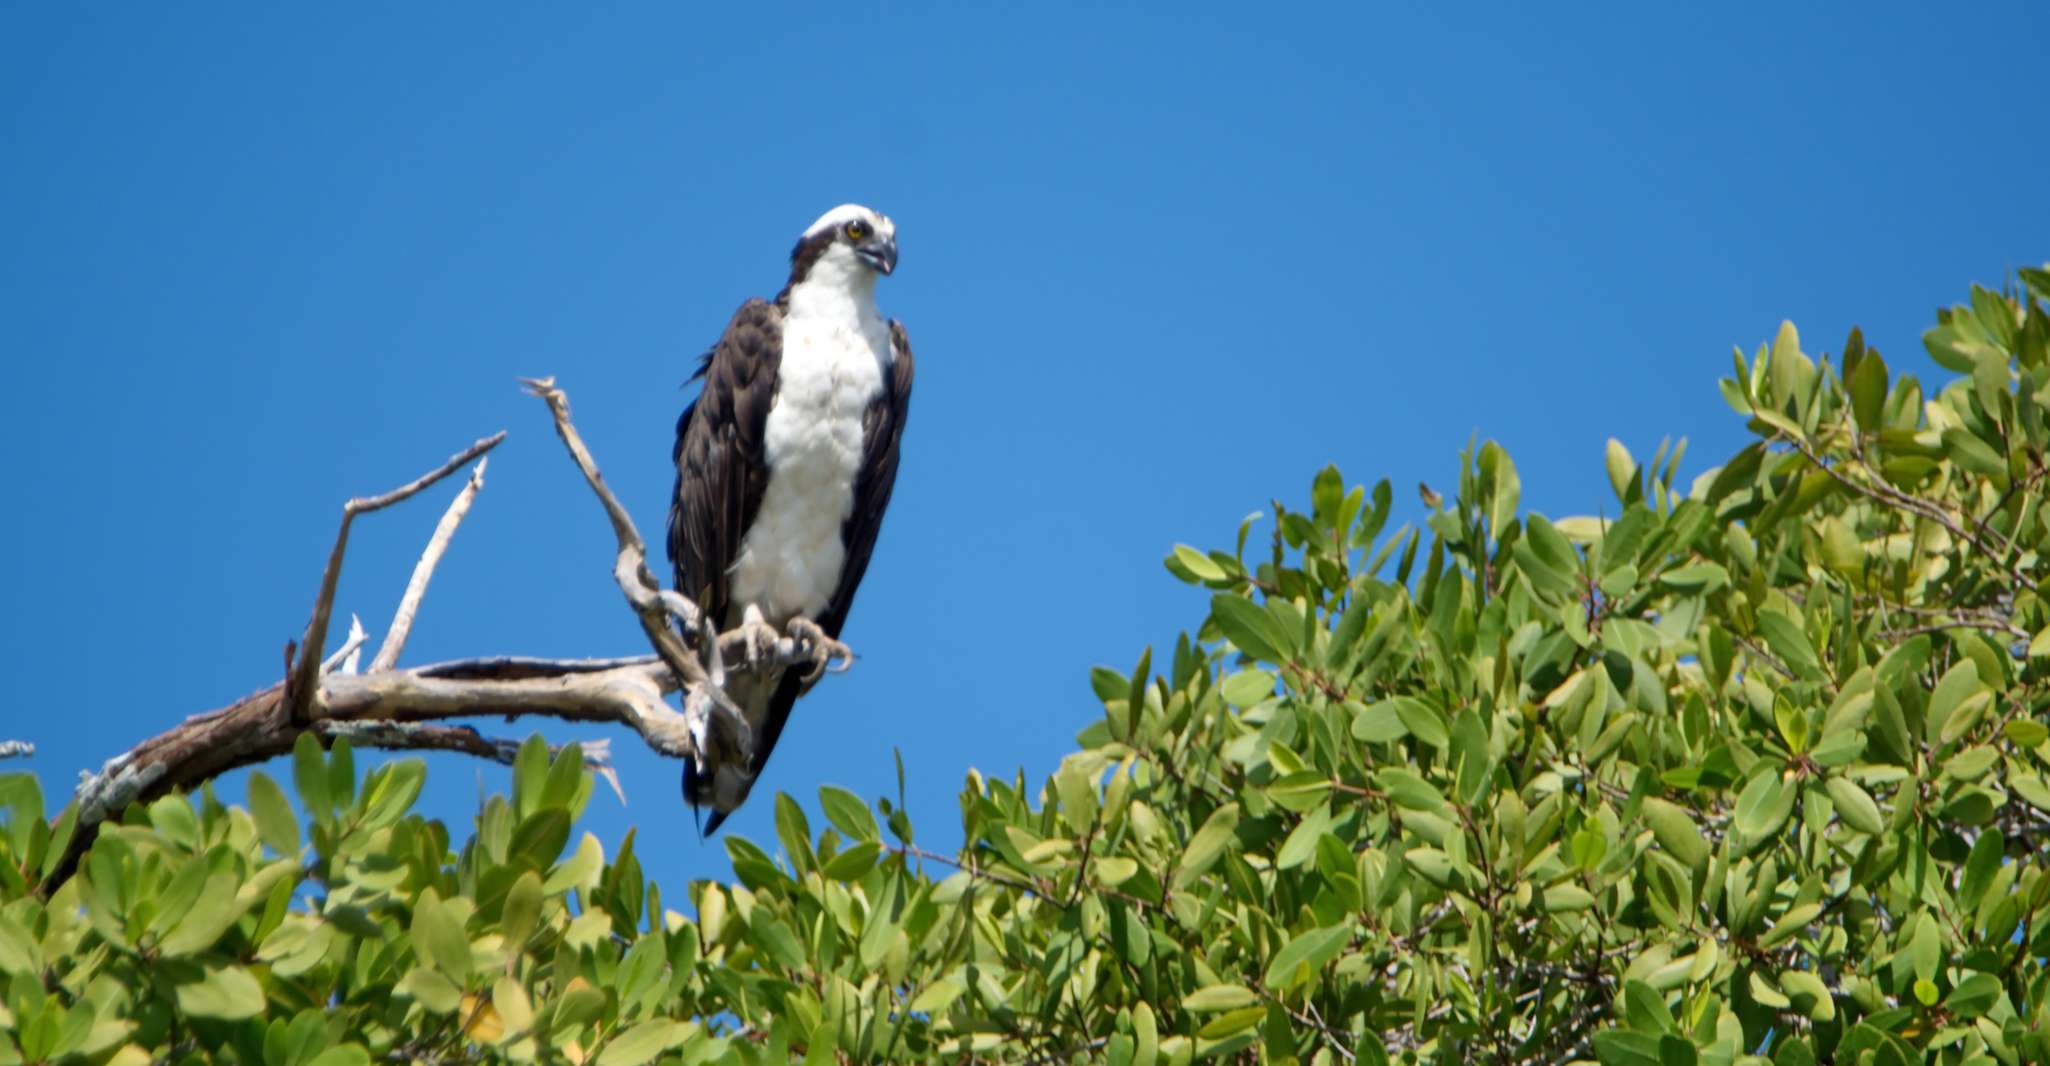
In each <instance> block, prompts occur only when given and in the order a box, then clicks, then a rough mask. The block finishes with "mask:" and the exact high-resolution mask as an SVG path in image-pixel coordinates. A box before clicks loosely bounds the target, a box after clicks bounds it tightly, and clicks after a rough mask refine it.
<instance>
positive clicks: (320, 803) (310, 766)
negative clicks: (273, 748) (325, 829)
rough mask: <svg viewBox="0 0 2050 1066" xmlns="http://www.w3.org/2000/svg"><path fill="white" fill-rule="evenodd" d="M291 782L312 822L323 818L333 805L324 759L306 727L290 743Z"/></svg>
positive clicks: (311, 733)
mask: <svg viewBox="0 0 2050 1066" xmlns="http://www.w3.org/2000/svg"><path fill="white" fill-rule="evenodd" d="M292 782H293V784H295V785H296V786H298V789H299V803H300V804H301V805H302V806H304V807H305V808H306V813H308V814H310V815H312V816H313V818H314V820H315V821H325V820H326V819H327V818H328V816H329V815H330V813H331V812H332V810H333V808H332V807H331V806H330V804H329V800H328V789H327V759H326V757H325V756H324V755H322V754H321V750H320V741H318V740H316V739H314V736H313V732H312V731H311V730H308V731H306V732H304V733H301V734H299V738H298V739H297V740H294V741H293V742H292Z"/></svg>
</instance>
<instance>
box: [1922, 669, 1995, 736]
mask: <svg viewBox="0 0 2050 1066" xmlns="http://www.w3.org/2000/svg"><path fill="white" fill-rule="evenodd" d="M1981 694H1982V686H1981V685H1980V684H1979V666H1978V664H1977V663H1975V662H1973V661H1972V660H1971V659H1969V658H1960V659H1959V660H1958V661H1957V663H1956V664H1955V665H1953V666H1952V667H1951V668H1950V669H1949V670H1946V671H1944V674H1943V677H1942V678H1941V679H1940V680H1938V681H1937V682H1936V690H1935V691H1934V692H1932V693H1930V695H1929V710H1928V712H1927V714H1926V719H1927V721H1928V735H1929V736H1931V737H1941V736H1943V735H1944V734H1945V733H1947V732H1949V722H1950V719H1951V717H1952V716H1953V715H1954V714H1956V712H1957V710H1958V708H1959V707H1961V706H1963V705H1964V703H1965V701H1966V700H1968V699H1971V698H1972V697H1975V696H1978V695H1981ZM1952 737H1953V739H1954V738H1955V734H1952ZM1943 743H1949V741H1948V740H1946V741H1943Z"/></svg>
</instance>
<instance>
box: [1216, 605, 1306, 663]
mask: <svg viewBox="0 0 2050 1066" xmlns="http://www.w3.org/2000/svg"><path fill="white" fill-rule="evenodd" d="M1210 618H1211V620H1212V621H1214V622H1216V623H1217V629H1218V632H1221V633H1223V634H1224V639H1226V640H1229V641H1231V642H1232V644H1234V645H1235V646H1237V648H1238V649H1239V650H1240V651H1242V652H1245V653H1246V654H1247V655H1249V656H1252V657H1253V658H1255V659H1260V660H1263V661H1265V662H1271V663H1279V662H1283V661H1286V658H1287V656H1286V649H1287V648H1288V647H1289V646H1290V644H1291V641H1290V640H1289V637H1288V633H1287V632H1286V631H1285V630H1283V629H1282V627H1281V622H1280V620H1279V619H1276V618H1275V617H1274V615H1272V614H1271V613H1269V612H1268V610H1267V609H1266V608H1265V607H1262V606H1260V605H1259V604H1257V603H1254V602H1253V601H1251V600H1249V599H1246V598H1245V597H1244V596H1234V595H1231V594H1229V593H1219V594H1217V595H1215V596H1212V597H1211V598H1210Z"/></svg>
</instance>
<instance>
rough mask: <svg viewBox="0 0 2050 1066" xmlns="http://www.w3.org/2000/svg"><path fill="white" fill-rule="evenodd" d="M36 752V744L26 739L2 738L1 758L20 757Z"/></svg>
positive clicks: (0, 746)
mask: <svg viewBox="0 0 2050 1066" xmlns="http://www.w3.org/2000/svg"><path fill="white" fill-rule="evenodd" d="M35 753H36V746H35V745H34V744H31V743H29V742H28V741H26V740H0V759H18V758H23V757H25V756H29V755H34V754H35Z"/></svg>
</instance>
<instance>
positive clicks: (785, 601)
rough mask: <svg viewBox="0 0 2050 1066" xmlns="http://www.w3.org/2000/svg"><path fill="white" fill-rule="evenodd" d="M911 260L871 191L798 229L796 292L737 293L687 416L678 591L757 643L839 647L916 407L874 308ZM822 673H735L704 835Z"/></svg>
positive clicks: (907, 363) (705, 760)
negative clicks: (778, 635)
mask: <svg viewBox="0 0 2050 1066" xmlns="http://www.w3.org/2000/svg"><path fill="white" fill-rule="evenodd" d="M896 266H897V227H896V224H895V223H893V222H891V221H890V220H889V218H888V217H886V216H884V215H881V214H878V213H877V212H875V211H872V210H870V209H868V208H866V207H862V206H860V205H858V204H843V205H841V206H839V207H836V208H834V209H832V210H831V211H828V212H826V213H825V214H824V215H821V216H819V220H818V221H816V222H814V223H812V224H811V226H810V227H809V228H808V229H806V230H805V231H804V235H803V236H802V237H800V238H798V241H797V247H796V248H794V249H793V250H792V251H791V253H790V279H789V281H788V282H787V283H786V284H785V285H784V286H783V291H782V292H780V293H777V294H776V298H775V299H774V300H769V301H764V300H762V299H760V298H758V297H757V298H754V299H750V300H748V301H747V302H746V303H744V304H742V305H740V310H738V311H736V312H734V315H733V320H732V321H731V322H729V323H727V326H726V334H725V335H724V336H722V337H720V338H719V343H718V344H716V345H714V346H713V347H712V350H711V351H709V352H707V353H706V354H705V357H704V360H703V362H702V363H700V365H699V366H698V370H697V373H696V374H694V375H692V380H694V381H696V380H702V381H703V382H704V384H703V386H702V387H701V388H700V390H699V392H698V395H697V397H696V398H695V399H694V400H692V401H691V403H690V405H689V406H688V407H686V408H684V411H683V417H682V418H681V419H679V420H678V421H677V423H676V453H675V460H676V494H675V498H674V500H673V501H672V503H671V505H670V509H669V560H670V562H671V563H673V564H674V565H675V567H676V587H677V590H678V591H679V592H682V593H683V594H684V595H686V596H690V597H693V598H695V599H696V600H697V601H698V604H699V606H701V607H703V608H704V610H705V612H706V617H707V618H708V619H710V620H711V621H712V622H713V623H714V624H715V625H716V626H717V627H718V628H719V629H721V630H726V629H731V628H733V627H735V626H744V627H747V628H748V629H750V630H752V631H753V633H752V636H751V639H752V640H754V641H759V640H760V639H761V638H762V637H765V636H768V635H769V634H768V632H767V630H766V629H765V628H764V627H765V626H774V627H776V628H778V629H781V630H784V631H786V632H788V633H790V634H791V635H793V636H797V637H800V638H803V639H809V640H810V641H811V642H812V643H813V646H814V647H815V648H819V647H825V646H834V645H837V639H836V638H838V637H839V635H840V627H841V626H842V625H844V624H845V623H846V621H847V611H848V608H850V607H852V606H853V605H854V590H855V588H856V587H858V586H859V585H860V584H861V577H862V574H863V573H865V572H866V571H867V570H868V560H869V555H870V553H872V552H873V551H874V550H875V543H876V532H877V531H878V530H879V529H880V528H881V527H882V523H883V510H884V509H885V508H886V507H888V506H889V503H890V489H891V486H892V485H894V484H895V482H896V480H897V444H898V442H899V441H900V440H901V439H902V438H903V435H904V417H905V415H906V413H907V412H908V410H909V408H910V403H911V370H912V363H911V345H910V343H909V341H908V340H907V339H906V337H905V334H904V327H903V326H902V325H901V324H899V323H898V322H896V321H895V320H887V321H886V320H885V319H884V318H883V316H882V315H881V313H879V312H878V311H877V310H876V303H875V289H876V279H877V278H879V277H881V276H883V275H885V274H888V273H890V272H891V271H892V270H894V269H896ZM756 646H757V644H756V643H752V642H751V643H750V645H749V647H750V650H752V649H754V648H755V647H756ZM843 650H844V648H843ZM820 661H821V663H823V661H824V660H823V659H821V660H820ZM819 672H820V671H819V669H816V668H815V669H813V670H811V671H809V672H806V671H803V670H799V669H795V668H793V669H788V670H783V671H772V670H764V671H762V672H759V673H756V672H751V671H748V672H737V673H734V674H732V675H730V676H729V678H728V681H727V685H726V693H727V695H728V696H730V697H731V698H732V700H733V702H734V704H735V705H736V706H738V707H739V709H740V711H741V712H742V715H743V716H744V718H745V725H746V728H745V729H744V730H743V729H740V728H738V725H739V724H738V723H734V722H731V721H725V722H719V721H711V722H701V723H698V724H696V726H694V728H696V729H697V730H698V739H699V744H698V747H699V750H700V754H699V755H698V756H696V757H695V758H694V759H692V760H690V761H687V762H685V763H684V767H683V796H684V799H685V801H686V802H688V803H689V804H690V805H691V807H692V808H694V809H698V810H702V809H703V808H705V807H710V808H711V809H712V816H711V818H710V820H709V821H708V822H707V824H706V825H705V832H716V831H718V828H719V825H720V823H721V822H724V821H725V820H726V816H727V815H728V814H730V813H732V812H733V811H734V810H735V809H736V808H738V807H739V806H740V805H741V803H742V802H743V801H745V800H746V799H747V794H748V790H749V789H750V788H751V787H753V785H754V782H755V778H756V777H757V776H758V775H760V774H761V772H762V767H763V765H764V764H766V763H767V762H768V761H769V753H770V752H771V751H773V750H774V749H775V747H776V739H777V737H779V736H781V735H782V732H783V726H784V723H785V722H787V721H788V720H789V718H790V708H791V705H792V704H793V703H795V702H796V701H797V697H798V696H800V695H803V694H804V692H805V690H807V689H809V688H810V687H811V685H812V683H813V682H815V681H816V680H818V675H819ZM715 717H730V715H720V714H717V713H716V712H715ZM722 728H723V730H724V733H725V736H723V737H721V736H718V735H712V736H707V735H706V731H707V730H715V729H722Z"/></svg>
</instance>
